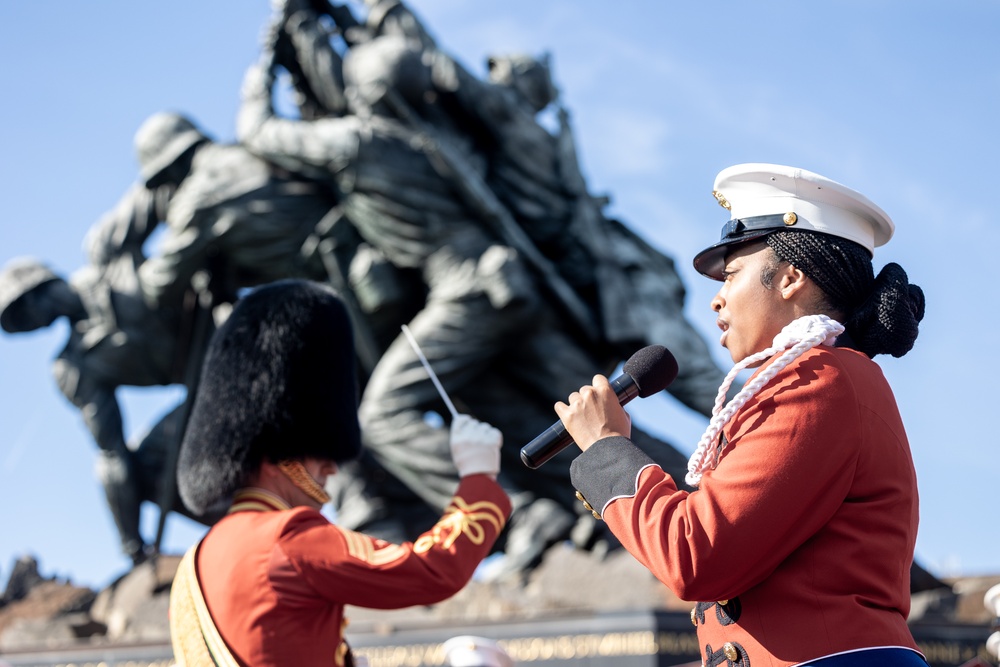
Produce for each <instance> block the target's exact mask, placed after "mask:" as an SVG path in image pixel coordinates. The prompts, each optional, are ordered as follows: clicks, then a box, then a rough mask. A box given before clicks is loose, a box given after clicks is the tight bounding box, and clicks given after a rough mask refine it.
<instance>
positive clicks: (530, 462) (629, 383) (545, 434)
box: [521, 373, 639, 470]
mask: <svg viewBox="0 0 1000 667" xmlns="http://www.w3.org/2000/svg"><path fill="white" fill-rule="evenodd" d="M611 388H612V389H614V390H615V395H616V396H617V397H618V403H619V405H625V404H626V403H628V402H629V401H631V400H632V399H633V398H635V397H636V396H638V395H639V385H637V384H636V383H635V380H633V379H632V376H630V375H628V374H626V373H622V374H621V375H619V376H618V377H617V378H615V379H614V380H612V382H611ZM572 444H573V436H571V435H570V434H569V432H568V431H567V430H566V427H565V426H563V423H562V420H559V421H557V422H556V423H555V424H553V425H552V426H550V427H548V428H547V429H545V430H544V431H542V433H541V434H540V435H539V436H538V437H536V438H535V439H534V440H532V441H531V442H529V443H528V444H526V445H525V446H524V447H522V448H521V462H522V463H524V465H526V466H528V467H529V468H531V469H532V470H536V469H538V468H540V467H541V466H542V464H544V463H545V462H546V461H548V460H549V459H551V458H552V457H553V456H555V455H556V454H558V453H559V452H561V451H562V450H564V449H566V448H567V447H569V446H570V445H572Z"/></svg>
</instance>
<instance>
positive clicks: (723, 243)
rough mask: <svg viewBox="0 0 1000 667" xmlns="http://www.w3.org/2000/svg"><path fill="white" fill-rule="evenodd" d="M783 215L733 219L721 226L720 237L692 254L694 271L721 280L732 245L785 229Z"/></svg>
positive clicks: (786, 226)
mask: <svg viewBox="0 0 1000 667" xmlns="http://www.w3.org/2000/svg"><path fill="white" fill-rule="evenodd" d="M787 228H788V225H787V224H786V223H785V216H784V215H783V214H776V215H758V216H754V217H752V218H742V219H734V220H730V221H729V222H727V223H726V224H725V225H724V226H723V227H722V235H721V239H720V240H719V242H718V243H715V244H713V245H710V246H708V247H707V248H705V249H704V250H702V251H701V252H699V253H698V254H697V255H695V256H694V268H695V271H697V272H698V273H700V274H701V275H703V276H707V277H708V278H711V279H712V280H722V271H723V269H724V268H725V266H726V255H727V254H728V253H729V252H730V251H731V250H732V248H733V246H736V245H740V244H743V243H747V242H749V241H754V240H757V239H761V238H764V237H765V236H767V235H768V234H773V233H774V232H776V231H778V230H779V229H787Z"/></svg>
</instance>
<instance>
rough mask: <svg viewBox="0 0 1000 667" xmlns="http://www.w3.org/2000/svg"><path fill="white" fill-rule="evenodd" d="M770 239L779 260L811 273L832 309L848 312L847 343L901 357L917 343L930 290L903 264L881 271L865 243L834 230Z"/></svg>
mask: <svg viewBox="0 0 1000 667" xmlns="http://www.w3.org/2000/svg"><path fill="white" fill-rule="evenodd" d="M766 241H767V245H768V247H770V248H771V250H773V251H774V254H775V255H776V256H777V258H778V259H779V260H782V261H786V262H789V263H790V264H792V265H793V266H795V267H796V268H797V269H799V270H800V271H802V272H803V273H804V274H806V275H807V276H809V278H810V279H812V281H813V282H815V283H816V285H817V286H818V287H819V288H820V289H821V290H822V291H823V293H824V294H825V295H826V297H827V300H828V305H829V306H830V308H831V309H832V310H834V311H836V312H838V313H841V314H842V322H843V324H844V327H845V329H846V332H845V334H844V336H843V337H842V339H841V340H840V341H838V342H839V343H840V344H841V345H844V344H845V343H846V344H847V345H848V346H850V347H854V348H855V349H858V350H860V351H861V352H864V353H865V354H866V355H868V356H869V357H874V356H875V355H877V354H891V355H892V356H894V357H901V356H903V355H904V354H906V353H907V352H909V351H910V349H911V348H912V347H913V343H914V341H915V340H916V339H917V325H918V324H919V323H920V320H922V319H923V317H924V292H923V290H921V289H920V288H919V287H918V286H916V285H911V284H910V283H909V281H908V279H907V276H906V272H905V271H904V270H903V268H902V267H901V266H900V265H899V264H896V263H889V264H886V265H885V267H884V268H883V269H882V270H881V271H880V272H879V274H878V275H877V276H876V275H874V271H873V269H872V263H871V256H870V255H869V253H868V251H867V250H866V249H865V248H864V247H862V246H861V245H859V244H857V243H854V242H853V241H848V240H847V239H843V238H840V237H836V236H830V235H828V234H817V233H814V232H809V231H804V230H782V231H778V232H775V233H773V234H769V235H768V236H767V239H766Z"/></svg>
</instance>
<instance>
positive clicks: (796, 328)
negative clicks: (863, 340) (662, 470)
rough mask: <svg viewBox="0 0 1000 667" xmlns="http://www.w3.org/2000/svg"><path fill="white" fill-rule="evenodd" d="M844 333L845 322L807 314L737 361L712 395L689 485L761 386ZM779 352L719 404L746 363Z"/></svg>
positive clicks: (711, 463)
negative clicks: (762, 347) (728, 425)
mask: <svg viewBox="0 0 1000 667" xmlns="http://www.w3.org/2000/svg"><path fill="white" fill-rule="evenodd" d="M843 332H844V325H842V324H841V323H840V322H837V321H836V320H833V319H830V318H829V317H827V316H826V315H806V316H805V317H800V318H799V319H797V320H794V321H792V322H790V323H789V324H788V325H786V326H785V328H784V329H782V330H781V332H780V333H779V334H778V335H777V336H775V337H774V341H772V343H771V347H769V348H767V349H766V350H761V351H760V352H757V353H755V354H751V355H750V356H749V357H747V358H746V359H743V360H742V361H740V362H739V363H738V364H736V365H735V366H733V369H732V370H731V371H729V373H728V374H727V375H726V379H725V380H723V381H722V386H721V387H719V394H718V396H716V397H715V406H714V407H713V408H712V419H711V420H710V421H709V422H708V428H707V429H706V430H705V433H704V434H703V435H702V436H701V440H699V441H698V447H697V448H696V449H695V451H694V454H692V455H691V458H690V459H689V460H688V473H687V475H685V477H684V480H685V481H686V482H687V483H688V484H690V485H691V486H698V484H699V483H700V482H701V476H702V474H703V473H704V472H705V471H706V470H710V469H712V468H714V467H715V466H716V465H717V464H718V457H719V455H721V453H722V452H721V450H720V451H718V452H714V451H713V450H714V449H715V446H714V445H715V443H716V441H717V439H718V437H719V433H720V432H721V431H722V427H724V426H725V425H726V423H727V422H728V421H729V420H730V419H732V417H733V415H735V414H736V412H737V411H738V410H739V409H740V408H742V407H743V406H744V404H746V402H747V401H749V400H750V399H751V398H752V397H753V396H754V395H755V394H756V393H757V392H758V391H760V390H761V389H762V388H763V387H764V385H766V384H767V383H768V382H770V381H771V378H773V377H774V376H775V375H777V374H778V373H779V372H780V371H781V370H782V369H783V368H784V367H785V366H787V365H788V364H790V363H791V362H792V361H794V360H795V359H796V358H797V357H798V356H799V355H801V354H802V353H803V352H805V351H806V350H809V349H811V348H813V347H816V346H817V345H819V344H820V343H823V344H824V345H833V344H834V342H836V340H837V336H839V335H840V334H842V333H843ZM779 352H780V353H781V357H779V358H778V359H776V360H775V361H774V363H772V364H771V365H770V366H768V367H767V368H766V369H764V371H763V372H762V373H760V375H758V376H757V377H755V378H754V379H753V381H752V382H750V383H748V384H747V385H746V386H744V387H743V389H741V390H740V392H739V393H738V394H736V396H734V397H733V400H731V401H730V402H729V404H728V405H726V407H725V408H723V407H722V404H723V403H724V402H725V400H726V394H727V393H728V391H729V387H730V386H731V385H732V384H733V380H735V379H736V375H737V374H738V373H739V372H740V371H742V370H743V369H744V368H746V367H747V366H749V365H751V364H754V363H758V362H761V361H764V360H766V359H768V358H770V357H772V356H774V355H775V354H778V353H779Z"/></svg>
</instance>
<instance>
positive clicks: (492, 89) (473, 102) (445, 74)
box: [430, 50, 516, 134]
mask: <svg viewBox="0 0 1000 667" xmlns="http://www.w3.org/2000/svg"><path fill="white" fill-rule="evenodd" d="M430 58H431V81H432V82H433V84H434V88H435V89H436V90H437V92H438V93H439V94H441V95H446V96H448V97H450V98H452V99H453V100H454V101H455V102H457V104H458V107H459V108H460V109H461V110H462V112H463V113H465V114H466V115H467V116H468V117H469V118H470V119H472V120H473V121H474V122H475V123H476V124H478V125H480V126H481V127H483V128H485V130H486V131H487V132H489V133H490V134H498V129H499V128H501V127H503V126H505V125H506V124H507V123H509V122H510V119H511V118H512V117H513V115H514V113H515V112H514V107H515V106H516V105H515V102H514V100H513V99H512V98H511V97H510V91H509V90H506V89H504V88H503V87H502V86H499V85H497V84H495V83H490V82H488V81H482V80H480V79H478V78H476V77H475V76H473V75H472V73H470V72H469V71H468V70H467V69H466V68H465V67H464V66H463V65H462V64H461V63H460V62H458V61H457V60H455V59H454V58H452V57H451V56H450V55H448V54H447V53H445V52H443V51H439V50H434V51H433V52H431V55H430Z"/></svg>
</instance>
